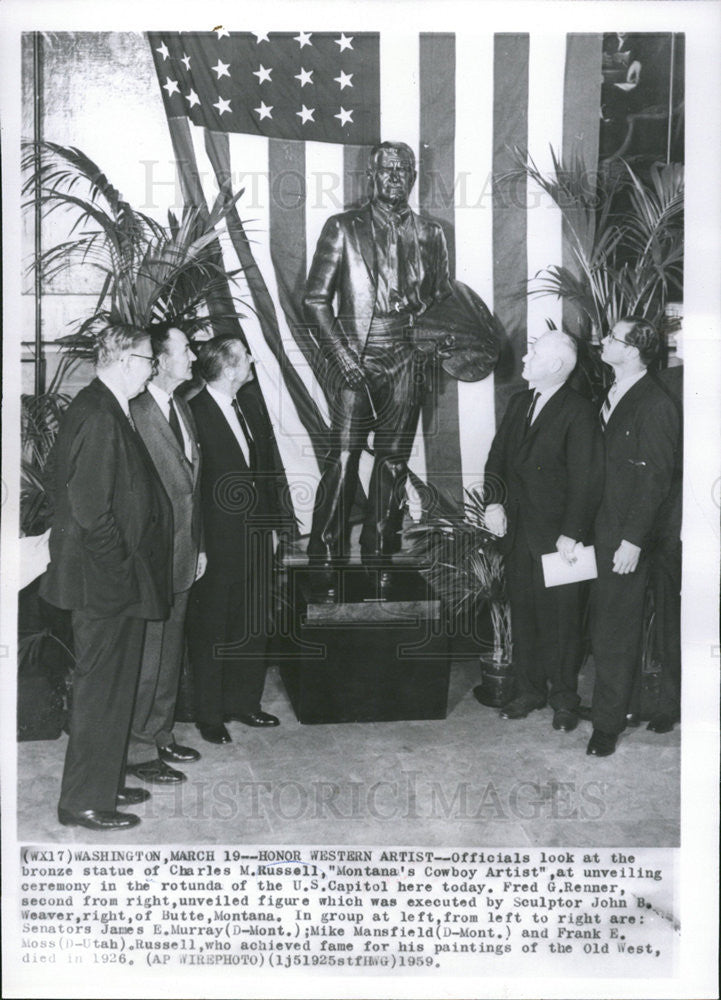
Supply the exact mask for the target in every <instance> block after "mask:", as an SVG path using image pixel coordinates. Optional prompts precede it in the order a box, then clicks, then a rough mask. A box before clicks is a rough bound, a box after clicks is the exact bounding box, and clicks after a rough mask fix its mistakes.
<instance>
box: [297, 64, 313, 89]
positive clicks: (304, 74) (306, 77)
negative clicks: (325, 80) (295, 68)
mask: <svg viewBox="0 0 721 1000" xmlns="http://www.w3.org/2000/svg"><path fill="white" fill-rule="evenodd" d="M293 79H294V80H300V85H301V87H305V85H306V83H312V82H313V70H312V69H303V67H302V66H301V68H300V73H298V74H297V75H296V76H294V77H293Z"/></svg>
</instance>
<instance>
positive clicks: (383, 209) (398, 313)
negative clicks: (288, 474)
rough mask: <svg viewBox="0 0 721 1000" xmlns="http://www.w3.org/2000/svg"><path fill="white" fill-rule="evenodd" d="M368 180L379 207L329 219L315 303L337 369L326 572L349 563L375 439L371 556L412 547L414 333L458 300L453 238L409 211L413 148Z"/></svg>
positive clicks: (321, 557)
mask: <svg viewBox="0 0 721 1000" xmlns="http://www.w3.org/2000/svg"><path fill="white" fill-rule="evenodd" d="M367 173H368V181H369V188H370V201H369V202H367V203H366V204H365V205H363V206H362V207H361V208H359V209H357V210H352V211H348V212H342V213H341V214H340V215H334V216H331V218H330V219H328V221H327V223H326V224H325V227H324V229H323V232H322V234H321V237H320V240H319V242H318V246H317V248H316V252H315V256H314V258H313V263H312V265H311V268H310V273H309V275H308V283H307V286H306V292H305V297H304V306H305V310H306V316H307V319H308V321H309V322H310V323H311V324H312V326H313V331H314V333H315V335H316V336H317V338H318V340H319V343H320V346H321V349H322V351H323V353H324V356H325V357H326V359H327V361H328V374H329V381H328V385H327V392H328V397H329V405H330V408H331V421H332V423H331V437H330V449H329V451H328V453H327V455H326V458H325V462H324V468H323V470H322V477H321V481H320V484H319V486H318V490H317V493H316V500H315V510H314V514H313V526H312V529H311V535H310V541H309V545H308V555H309V557H310V561H311V563H315V564H330V562H331V561H332V560H337V559H339V558H340V559H343V558H345V557H347V556H348V554H349V535H350V529H349V523H348V519H349V514H350V508H351V506H352V504H353V500H354V498H355V494H356V489H357V485H358V461H359V459H360V455H361V452H362V450H363V448H364V446H365V445H366V443H367V440H368V434H369V432H370V430H371V429H372V430H373V431H374V439H373V450H374V453H375V462H374V466H373V473H372V477H371V483H370V490H369V497H368V508H367V513H366V517H365V521H364V524H363V529H362V532H361V537H360V544H361V553H362V555H363V557H364V558H365V559H368V558H370V559H373V558H379V557H383V556H388V555H391V554H392V553H393V552H397V551H398V550H399V549H400V546H401V527H402V516H403V499H404V494H405V484H406V479H407V475H408V467H407V461H408V458H409V457H410V452H411V447H412V445H413V439H414V436H415V430H416V425H417V422H418V413H419V393H418V391H417V386H416V385H415V381H414V376H415V379H417V378H418V374H419V370H418V366H417V365H415V364H414V358H415V357H416V356H417V354H416V352H415V350H414V347H413V345H412V333H413V327H414V325H415V323H416V321H417V319H418V317H420V316H421V315H422V313H424V312H425V311H426V310H427V309H428V308H429V306H431V305H432V304H433V303H435V302H438V301H440V300H441V299H443V298H445V297H446V296H447V295H449V294H450V292H451V283H450V280H449V273H448V249H447V247H446V241H445V237H444V235H443V231H442V229H441V227H440V226H439V225H438V224H437V223H435V222H431V221H429V220H428V219H424V218H422V217H421V216H419V215H416V213H415V212H413V211H412V210H411V209H410V207H409V206H408V195H409V194H410V192H411V189H412V188H413V184H414V183H415V179H416V169H415V156H414V154H413V150H412V149H411V148H410V147H409V146H407V145H406V144H405V143H402V142H384V143H381V144H380V145H379V146H376V147H375V148H374V149H373V150H372V152H371V155H370V159H369V163H368V171H367Z"/></svg>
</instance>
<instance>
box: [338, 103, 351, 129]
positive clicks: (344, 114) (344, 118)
mask: <svg viewBox="0 0 721 1000" xmlns="http://www.w3.org/2000/svg"><path fill="white" fill-rule="evenodd" d="M333 117H334V118H340V123H341V125H347V124H348V122H350V123H351V125H352V124H353V111H352V109H351V110H350V111H346V109H345V108H344V107H341V109H340V112H339V114H337V115H333Z"/></svg>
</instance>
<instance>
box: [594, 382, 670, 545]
mask: <svg viewBox="0 0 721 1000" xmlns="http://www.w3.org/2000/svg"><path fill="white" fill-rule="evenodd" d="M680 429H681V421H680V415H679V411H678V409H677V407H676V405H675V403H674V402H673V400H672V399H671V397H670V396H669V395H668V394H667V393H666V392H664V391H663V389H662V388H661V387H660V386H659V385H658V383H657V382H656V380H655V379H654V378H653V377H652V376H651V375H644V377H643V378H641V379H639V381H638V382H636V383H635V384H634V385H633V386H631V388H630V389H629V390H628V392H627V393H626V394H625V395H624V396H622V397H621V399H620V400H619V402H618V404H617V406H616V407H615V408H614V410H613V412H612V413H611V416H610V418H609V420H608V424H607V426H606V430H605V431H604V435H603V437H604V445H605V485H604V491H603V498H602V500H601V505H600V507H599V510H598V515H597V517H596V539H597V540H598V542H599V544H602V545H605V546H608V547H610V548H613V549H616V548H618V546H619V545H620V543H621V541H622V540H623V539H625V540H626V541H628V542H631V543H632V544H633V545H638V546H639V547H640V548H642V549H643V548H646V547H647V546H648V545H649V543H650V542H651V540H652V539H653V537H654V535H655V533H656V532H657V531H658V527H659V524H658V521H659V514H660V512H661V510H662V508H663V506H664V503H665V502H666V501H667V500H668V498H669V495H670V492H671V489H672V486H673V482H674V472H675V470H676V468H677V462H678V458H677V455H678V448H679V442H680Z"/></svg>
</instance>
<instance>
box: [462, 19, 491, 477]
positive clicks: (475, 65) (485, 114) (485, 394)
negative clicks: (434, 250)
mask: <svg viewBox="0 0 721 1000" xmlns="http://www.w3.org/2000/svg"><path fill="white" fill-rule="evenodd" d="M492 66H493V36H492V35H491V34H490V33H488V34H485V35H469V34H465V33H464V34H459V35H458V36H457V38H456V77H457V79H458V80H462V81H463V86H462V87H457V88H456V121H457V122H458V123H459V126H458V127H457V128H456V140H455V163H456V177H457V183H456V194H455V207H456V222H455V230H456V277H457V278H459V280H461V281H463V282H465V284H467V285H469V286H470V287H471V288H473V289H474V290H475V291H476V292H478V294H479V295H480V296H481V297H482V298H483V299H484V301H485V303H486V305H487V306H488V308H489V309H490V310H491V311H492V310H493V210H492V200H491V169H492V165H493V159H492V157H493V76H492V72H491V67H492ZM463 122H467V123H470V125H469V127H465V128H464V127H461V124H460V123H463ZM494 392H495V386H494V376H493V375H492V374H491V375H489V376H488V377H487V378H485V379H483V380H482V381H481V382H459V383H458V426H459V435H460V448H461V468H462V470H463V486H464V487H465V488H466V489H470V488H471V487H473V486H475V487H478V486H479V485H480V481H481V479H482V475H483V467H484V465H485V462H486V456H487V454H488V450H489V448H490V446H491V442H492V440H493V435H494V433H495V416H494V402H493V401H494Z"/></svg>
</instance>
